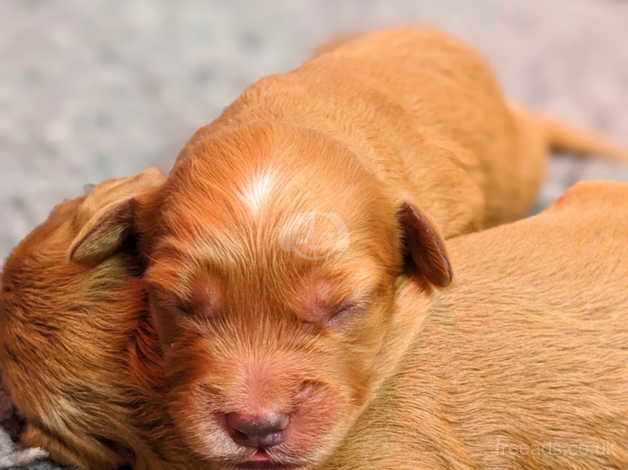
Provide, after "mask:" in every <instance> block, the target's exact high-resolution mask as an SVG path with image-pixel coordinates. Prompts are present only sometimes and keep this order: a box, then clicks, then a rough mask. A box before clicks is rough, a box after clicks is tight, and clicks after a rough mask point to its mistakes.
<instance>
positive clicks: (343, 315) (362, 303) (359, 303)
mask: <svg viewBox="0 0 628 470" xmlns="http://www.w3.org/2000/svg"><path fill="white" fill-rule="evenodd" d="M371 303H372V297H371V296H370V295H365V296H361V297H357V298H350V299H345V300H344V301H343V302H341V303H340V304H339V305H338V306H337V307H336V308H335V309H334V313H332V315H331V316H330V317H329V319H328V320H327V326H329V327H330V328H334V327H336V326H338V325H340V324H342V323H343V322H344V320H346V319H348V318H349V317H352V316H355V315H357V314H360V313H362V312H364V311H366V310H368V308H369V307H370V306H371Z"/></svg>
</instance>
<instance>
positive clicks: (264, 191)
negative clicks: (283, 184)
mask: <svg viewBox="0 0 628 470" xmlns="http://www.w3.org/2000/svg"><path fill="white" fill-rule="evenodd" d="M274 184H275V172H274V171H273V170H272V169H269V168H265V169H263V170H261V171H258V172H256V173H255V174H254V175H253V178H252V179H251V180H250V181H249V182H248V185H247V186H246V188H245V189H244V192H243V193H242V197H243V199H244V202H245V203H246V204H247V206H248V207H249V209H250V211H251V212H252V213H253V214H256V213H258V212H259V211H260V209H261V208H262V207H263V206H264V203H265V201H266V199H267V198H268V195H269V194H270V192H271V191H272V189H273V186H274Z"/></svg>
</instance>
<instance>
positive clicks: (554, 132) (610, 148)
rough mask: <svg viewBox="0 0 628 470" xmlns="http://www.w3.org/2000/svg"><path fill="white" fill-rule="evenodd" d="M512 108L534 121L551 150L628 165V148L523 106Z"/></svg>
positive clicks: (511, 104)
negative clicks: (606, 159)
mask: <svg viewBox="0 0 628 470" xmlns="http://www.w3.org/2000/svg"><path fill="white" fill-rule="evenodd" d="M509 106H510V108H511V109H512V110H513V111H514V112H515V113H516V114H518V115H520V116H522V115H523V116H524V118H525V119H529V120H532V121H534V124H535V125H536V126H537V127H540V129H541V132H543V134H544V136H545V141H546V142H547V144H548V146H549V148H550V149H551V150H555V151H565V152H573V153H576V154H578V155H583V156H594V157H596V156H603V157H606V158H608V159H609V160H611V161H614V162H616V163H626V164H628V148H626V147H622V146H621V145H619V144H617V143H615V142H613V140H612V139H610V138H608V137H605V136H603V135H601V134H598V133H597V132H595V131H593V130H589V129H582V128H578V127H575V126H570V125H568V124H563V123H562V122H559V121H556V120H554V119H551V118H548V117H546V116H544V115H542V114H540V113H536V112H533V111H530V110H527V109H524V108H522V107H521V106H519V105H517V104H514V103H509Z"/></svg>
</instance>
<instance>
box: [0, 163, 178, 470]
mask: <svg viewBox="0 0 628 470" xmlns="http://www.w3.org/2000/svg"><path fill="white" fill-rule="evenodd" d="M163 180H164V176H163V175H162V174H161V173H160V172H159V171H157V170H146V171H144V172H143V173H141V174H140V175H138V176H136V177H135V178H126V179H120V180H110V181H107V182H105V183H103V184H101V185H98V186H97V187H95V188H94V189H93V190H92V191H91V192H90V193H89V194H88V195H87V196H85V197H82V198H79V199H75V200H71V201H67V202H64V203H62V204H60V205H59V206H58V207H57V208H56V209H55V210H54V211H53V212H52V213H51V215H50V216H49V218H48V220H47V221H46V222H44V223H43V224H42V225H40V226H39V227H37V229H35V230H34V231H33V232H32V233H31V234H30V235H29V236H28V237H27V238H26V239H25V240H24V241H23V242H22V243H20V245H19V246H18V247H17V248H16V249H15V251H14V252H13V254H12V255H11V257H10V258H9V259H8V261H7V263H6V266H5V269H4V272H3V278H2V293H1V294H0V361H1V369H2V372H3V377H4V380H5V384H6V386H7V388H8V389H9V391H10V392H11V396H12V399H13V401H14V403H15V405H16V406H17V407H18V409H19V410H20V411H21V412H22V413H23V414H24V416H25V417H26V419H27V426H26V429H25V431H24V433H23V436H22V440H23V442H24V443H25V444H26V445H29V446H38V447H42V448H44V449H46V450H47V451H48V452H49V453H50V455H51V456H52V457H53V458H54V459H56V460H57V461H59V462H60V463H64V464H67V465H71V466H78V467H80V468H84V469H90V470H93V469H115V468H117V467H118V466H120V465H123V464H130V465H131V464H132V465H134V466H135V468H139V469H147V470H148V469H150V470H153V469H160V468H163V469H172V468H176V466H175V465H174V462H168V460H167V457H166V456H167V455H168V454H169V453H171V449H170V447H172V446H173V444H172V443H173V440H172V439H171V438H170V435H171V434H172V433H171V432H170V431H168V432H166V429H165V428H164V426H165V424H164V422H165V418H164V417H163V413H162V399H161V393H162V392H161V384H162V382H163V373H162V371H161V365H160V363H159V357H158V354H159V348H158V347H157V346H158V342H157V338H156V335H155V334H154V330H153V328H152V326H151V325H150V323H149V322H148V321H147V313H146V308H145V294H144V287H143V283H142V281H141V279H139V277H138V276H139V274H141V273H142V270H143V266H142V265H141V264H140V263H139V261H138V259H137V257H136V256H135V255H134V254H133V253H132V252H131V251H130V250H131V248H132V247H131V245H130V244H129V245H128V248H129V250H123V251H121V252H120V253H118V254H116V255H115V256H112V257H110V258H109V259H107V260H106V261H103V262H102V263H100V264H98V265H97V266H95V267H93V268H90V269H87V268H82V267H78V266H77V265H75V264H73V263H71V262H70V261H69V257H68V253H69V252H70V250H71V248H72V242H73V241H74V239H75V238H76V237H77V236H79V235H80V234H82V233H84V231H85V230H88V231H89V230H93V229H94V227H91V226H90V225H89V221H90V220H91V219H92V218H93V217H94V215H95V214H97V213H99V212H100V211H103V210H104V211H107V210H108V207H109V205H110V204H111V203H112V202H114V201H115V202H116V203H120V202H121V201H122V200H124V199H125V200H127V201H128V202H129V203H130V201H131V200H132V198H133V197H134V196H136V195H137V194H139V193H144V192H145V191H148V190H150V189H151V188H154V187H155V186H158V185H161V184H162V183H163ZM120 236H121V237H123V236H124V234H120ZM72 249H73V248H72ZM81 249H82V250H83V255H84V256H86V257H89V247H88V246H86V245H83V246H82V248H81ZM181 453H182V452H181ZM180 468H186V466H183V467H180Z"/></svg>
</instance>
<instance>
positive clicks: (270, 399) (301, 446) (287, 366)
mask: <svg viewBox="0 0 628 470" xmlns="http://www.w3.org/2000/svg"><path fill="white" fill-rule="evenodd" d="M219 132H220V131H219ZM198 135H199V134H197V136H198ZM185 152H186V153H187V154H189V155H191V156H192V158H186V159H184V160H182V161H181V162H180V163H179V164H178V165H177V167H176V168H175V170H174V171H173V173H172V175H171V176H170V178H169V180H168V182H167V183H166V185H165V186H164V187H163V189H162V195H161V196H160V197H158V198H156V199H154V200H153V203H152V204H151V206H150V208H148V209H146V210H144V209H142V208H140V209H139V211H138V215H139V217H140V219H142V220H140V221H139V222H138V225H139V226H141V227H144V228H145V229H146V230H145V233H144V234H143V237H144V242H145V243H144V247H145V249H146V255H147V258H148V260H149V268H148V271H147V273H146V281H147V284H148V286H149V287H148V289H149V299H150V303H151V311H152V313H153V317H154V320H155V322H156V325H157V329H158V333H159V336H160V339H161V341H162V346H163V349H164V352H165V356H166V365H165V367H166V371H167V380H168V385H169V390H170V392H169V397H168V406H169V409H170V412H171V417H172V419H173V420H174V421H175V423H176V425H177V428H178V431H179V432H180V433H181V434H182V435H183V436H184V437H185V439H186V442H187V443H188V445H189V446H190V447H191V448H193V449H194V450H195V451H196V453H197V454H198V455H199V456H200V457H201V458H204V459H207V460H208V461H210V462H212V463H214V464H216V465H218V466H219V467H220V468H258V467H260V468H288V467H290V468H297V467H308V466H310V465H314V464H317V463H320V462H321V461H322V460H323V459H324V458H325V457H326V456H327V455H329V453H330V452H331V451H332V450H333V449H334V447H335V446H336V445H338V443H339V442H340V441H341V440H342V438H343V437H344V435H345V434H346V433H347V431H348V429H349V428H350V427H351V425H352V424H353V423H354V421H355V420H356V418H357V416H358V415H359V413H360V412H361V410H362V409H363V408H364V407H365V406H366V405H367V403H368V402H369V399H370V398H371V395H372V393H373V388H374V385H375V383H376V382H377V380H379V378H380V376H381V375H382V374H386V373H390V371H385V370H383V369H382V368H381V367H380V366H381V361H380V358H381V355H382V353H383V352H385V351H386V349H387V348H393V347H395V345H392V344H384V337H385V336H386V334H387V331H388V330H389V327H390V325H391V323H392V321H393V316H394V315H393V308H392V305H393V300H394V293H395V292H394V285H395V281H396V278H397V277H398V276H399V275H400V274H402V272H403V271H404V267H405V268H410V269H412V270H413V271H414V274H415V275H416V277H417V279H419V280H420V283H421V284H422V285H423V287H425V288H426V291H427V290H429V287H430V285H438V286H440V285H445V284H447V283H448V281H449V278H450V276H451V274H450V270H449V265H448V261H447V257H446V254H445V251H444V248H443V244H442V240H441V239H440V237H439V235H438V232H437V230H436V229H435V228H434V227H433V226H432V225H431V224H430V223H429V221H428V219H427V218H426V217H425V216H424V215H422V214H421V213H420V211H419V210H418V209H417V208H416V207H414V206H411V205H409V204H404V203H402V202H397V201H395V200H393V199H392V198H390V197H388V196H387V195H386V194H385V193H384V192H383V191H382V190H381V189H380V185H379V184H378V182H377V181H376V180H375V178H374V177H373V176H372V175H371V174H369V173H368V172H367V171H365V170H364V169H363V168H362V167H361V166H360V165H359V164H358V162H357V160H356V157H355V156H354V155H352V154H351V153H350V152H349V151H348V150H346V149H344V148H343V147H341V146H340V145H338V144H337V143H335V142H334V141H331V140H329V139H327V138H325V137H323V136H321V135H319V134H317V133H314V132H304V131H297V130H295V129H289V128H284V127H277V126H272V127H271V126H266V125H264V126H258V127H251V128H247V129H240V130H235V131H233V132H230V131H229V132H220V133H218V132H213V133H209V134H205V135H202V133H201V134H200V137H198V138H196V139H193V140H192V141H191V142H190V143H189V144H188V146H187V148H186V150H185ZM155 200H158V201H159V203H158V204H155V203H154V201H155ZM404 261H406V263H404Z"/></svg>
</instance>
